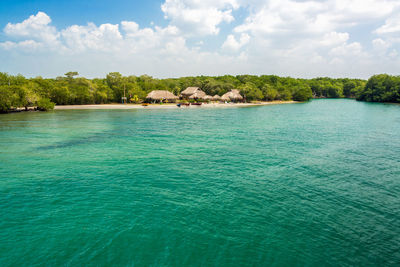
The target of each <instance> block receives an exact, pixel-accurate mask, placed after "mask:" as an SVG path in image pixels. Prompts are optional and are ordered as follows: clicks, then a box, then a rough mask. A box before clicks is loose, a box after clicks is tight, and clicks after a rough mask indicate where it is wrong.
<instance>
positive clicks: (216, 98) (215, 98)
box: [212, 95, 221, 100]
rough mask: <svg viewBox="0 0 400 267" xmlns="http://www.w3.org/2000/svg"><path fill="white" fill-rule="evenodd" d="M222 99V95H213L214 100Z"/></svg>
mask: <svg viewBox="0 0 400 267" xmlns="http://www.w3.org/2000/svg"><path fill="white" fill-rule="evenodd" d="M220 99H221V97H220V96H219V95H215V96H213V97H212V100H220Z"/></svg>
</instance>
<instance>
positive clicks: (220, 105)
mask: <svg viewBox="0 0 400 267" xmlns="http://www.w3.org/2000/svg"><path fill="white" fill-rule="evenodd" d="M294 103H299V102H297V101H270V102H257V103H209V104H204V103H203V104H202V105H201V106H195V105H190V106H181V107H178V106H177V105H176V104H175V103H168V104H149V105H148V106H143V105H142V104H94V105H56V106H55V107H54V109H55V110H72V109H174V108H182V109H185V108H223V107H252V106H266V105H277V104H294Z"/></svg>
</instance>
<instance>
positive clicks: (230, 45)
mask: <svg viewBox="0 0 400 267" xmlns="http://www.w3.org/2000/svg"><path fill="white" fill-rule="evenodd" d="M249 41H250V36H249V35H248V34H247V33H242V34H241V35H240V39H239V40H238V41H237V40H236V39H235V36H233V34H229V35H228V37H227V38H226V40H225V42H224V43H223V44H222V48H223V49H228V50H231V51H238V50H239V49H240V48H242V47H243V46H244V45H246V44H248V43H249Z"/></svg>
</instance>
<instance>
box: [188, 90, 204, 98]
mask: <svg viewBox="0 0 400 267" xmlns="http://www.w3.org/2000/svg"><path fill="white" fill-rule="evenodd" d="M205 96H206V93H204V92H203V91H201V90H198V91H197V92H196V93H194V94H192V95H191V96H189V99H203V98H204V97H205Z"/></svg>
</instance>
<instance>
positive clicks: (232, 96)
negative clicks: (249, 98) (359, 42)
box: [221, 89, 243, 102]
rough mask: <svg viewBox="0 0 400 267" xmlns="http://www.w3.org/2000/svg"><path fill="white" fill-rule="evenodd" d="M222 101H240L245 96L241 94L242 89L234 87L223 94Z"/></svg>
mask: <svg viewBox="0 0 400 267" xmlns="http://www.w3.org/2000/svg"><path fill="white" fill-rule="evenodd" d="M221 100H222V101H233V102H239V101H243V96H242V95H241V94H240V91H239V90H237V89H232V90H231V91H229V92H228V93H226V94H224V95H223V96H221Z"/></svg>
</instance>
